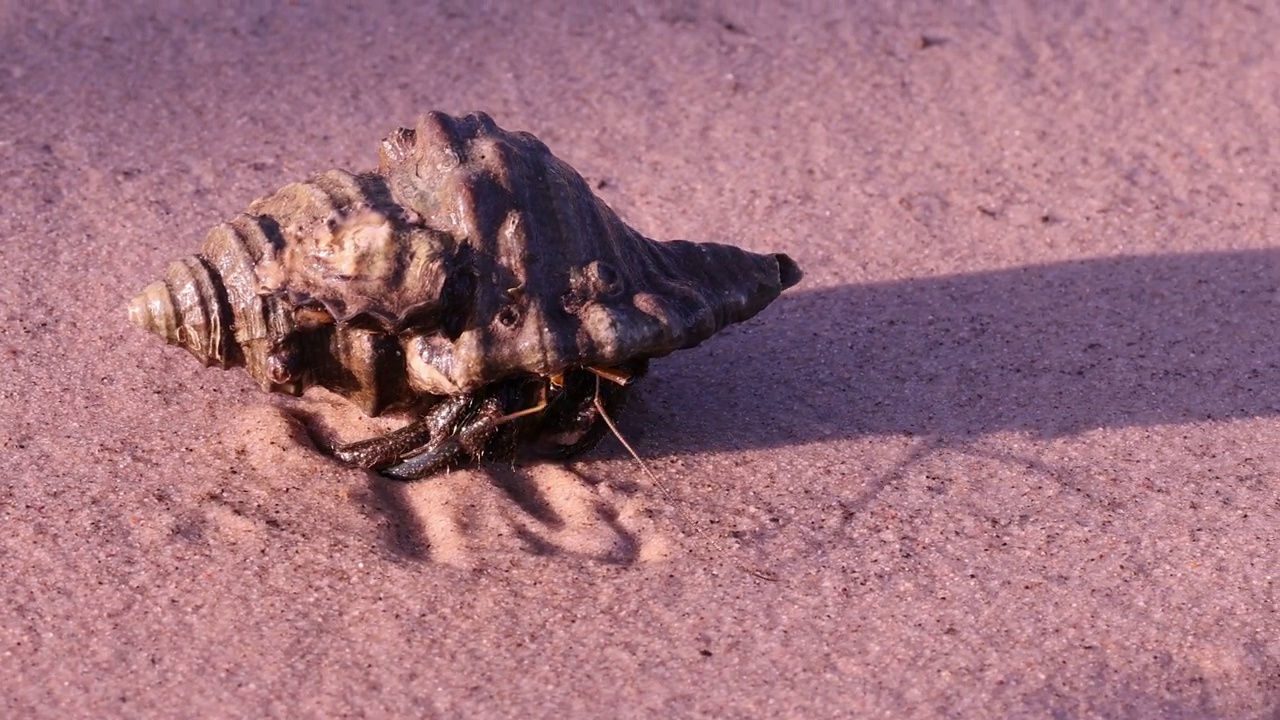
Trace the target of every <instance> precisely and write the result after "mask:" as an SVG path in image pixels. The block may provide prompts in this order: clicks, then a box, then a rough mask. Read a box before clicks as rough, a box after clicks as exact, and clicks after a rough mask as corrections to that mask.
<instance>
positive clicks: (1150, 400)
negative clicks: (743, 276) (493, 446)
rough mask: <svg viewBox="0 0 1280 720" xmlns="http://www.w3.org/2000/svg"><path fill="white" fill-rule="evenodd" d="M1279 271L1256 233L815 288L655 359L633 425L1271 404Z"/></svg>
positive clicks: (708, 441) (886, 430)
mask: <svg viewBox="0 0 1280 720" xmlns="http://www.w3.org/2000/svg"><path fill="white" fill-rule="evenodd" d="M1278 285H1280V251H1276V250H1257V251H1239V252H1214V253H1201V254H1192V255H1165V256H1152V257H1117V258H1105V259H1097V260H1084V261H1076V262H1068V263H1061V264H1053V265H1040V266H1032V267H1020V268H1014V269H1010V270H1000V271H994V272H983V273H975V274H971V275H955V276H950V277H939V278H927V279H918V280H902V281H896V282H888V283H880V284H872V285H857V286H845V287H839V288H833V289H818V290H811V291H804V290H803V289H801V290H800V291H799V292H795V291H793V292H791V293H789V294H787V295H785V296H784V297H783V298H781V299H779V300H778V302H777V303H776V304H775V305H774V307H772V308H770V309H769V310H767V311H766V312H765V313H764V314H763V315H762V317H760V318H757V319H756V320H753V321H752V322H750V323H748V324H746V325H745V326H737V327H733V328H729V329H728V330H726V331H725V333H724V334H723V335H722V336H719V337H716V338H714V339H712V340H711V341H708V342H707V343H706V344H705V345H704V346H702V347H700V348H696V349H693V350H689V351H684V352H680V353H676V354H674V355H672V356H670V357H668V358H663V359H660V360H657V361H655V363H654V365H653V368H654V372H653V373H652V374H651V376H650V378H649V379H647V380H646V381H645V387H643V388H642V389H641V390H640V395H641V397H640V398H639V399H638V401H637V402H636V403H634V406H633V407H632V408H631V413H630V415H629V417H628V418H627V421H626V422H625V423H624V425H625V427H626V428H627V430H628V432H631V433H635V434H636V435H637V436H638V438H639V439H641V440H642V441H643V445H644V451H645V452H646V453H653V454H657V455H675V454H680V453H685V452H691V451H714V450H726V449H742V448H760V447H773V446H785V445H791V444H796V443H813V442H821V441H826V440H838V439H845V438H852V437H858V436H863V435H869V434H895V433H911V434H921V435H934V436H948V437H957V438H958V437H971V436H975V435H981V434H986V433H992V432H998V431H1010V430H1012V431H1020V432H1027V433H1032V434H1034V435H1036V436H1040V437H1054V436H1062V435H1069V434H1073V433H1079V432H1082V431H1085V430H1089V429H1092V428H1105V427H1125V426H1135V425H1155V424H1166V423H1183V422H1193V421H1200V420H1222V419H1230V418H1242V419H1243V418H1254V417H1262V416H1269V415H1273V414H1275V413H1277V412H1280V361H1278V360H1277V357H1276V345H1277V343H1276V339H1275V335H1276V332H1275V329H1276V320H1277V310H1280V305H1278V302H1280V296H1278V295H1277V286H1278ZM801 287H803V286H801ZM615 452H616V451H609V452H608V454H615Z"/></svg>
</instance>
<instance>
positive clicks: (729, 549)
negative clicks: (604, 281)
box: [0, 0, 1280, 718]
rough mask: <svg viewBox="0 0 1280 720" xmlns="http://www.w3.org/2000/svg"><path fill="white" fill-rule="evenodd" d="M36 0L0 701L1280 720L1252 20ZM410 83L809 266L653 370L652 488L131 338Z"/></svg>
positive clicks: (11, 216)
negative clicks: (499, 448) (235, 222)
mask: <svg viewBox="0 0 1280 720" xmlns="http://www.w3.org/2000/svg"><path fill="white" fill-rule="evenodd" d="M56 5H57V4H55V7H52V8H50V7H46V6H45V5H44V4H41V3H35V2H28V1H26V0H19V1H18V2H16V3H15V2H9V3H6V4H0V312H2V313H3V317H2V318H0V359H2V360H0V362H3V368H4V371H5V382H4V384H3V386H0V469H2V470H3V472H2V473H0V523H2V525H0V578H2V579H3V590H2V591H0V593H2V594H0V597H2V601H0V677H3V678H4V681H3V684H2V685H0V691H2V692H0V715H3V716H4V717H14V718H18V717H24V718H25V717H31V718H44V717H47V718H89V717H95V718H98V717H244V718H259V717H289V718H310V717H314V718H338V717H414V718H417V717H480V718H486V717H492V718H501V717H516V716H521V717H532V718H566V717H569V718H590V717H634V718H653V717H707V718H754V717H797V718H799V717H804V718H820V717H843V716H858V717H921V718H929V717H968V718H977V717H992V718H1005V717H1057V718H1087V717H1106V718H1153V717H1163V718H1217V717H1223V718H1275V717H1277V715H1278V714H1280V617H1278V616H1277V609H1276V599H1277V586H1276V583H1277V580H1276V578H1277V577H1280V359H1278V358H1277V346H1278V344H1277V341H1276V337H1277V332H1276V326H1277V323H1276V321H1277V318H1278V313H1280V251H1278V250H1277V242H1278V241H1277V238H1278V231H1280V227H1278V218H1280V214H1278V212H1277V210H1278V208H1277V192H1278V188H1280V142H1277V138H1280V51H1277V43H1276V38H1277V37H1280V10H1278V9H1277V6H1276V5H1274V4H1272V3H1255V4H1242V3H1228V2H1222V3H1213V2H1205V3H1191V4H1189V5H1190V7H1187V8H1185V9H1183V10H1181V11H1173V10H1170V9H1167V5H1169V4H1168V3H1162V2H1154V1H1153V2H1147V3H1125V2H1119V3H1106V2H1096V3H1090V2H1082V3H1065V2H1064V3H1025V4H1024V3H1016V2H1004V3H994V4H972V3H965V4H961V3H936V4H924V3H897V2H883V3H848V4H847V5H850V6H854V7H845V5H846V4H844V3H840V4H835V3H833V4H831V5H828V6H821V5H817V4H811V3H759V4H756V3H728V2H726V3H723V4H719V5H717V4H710V3H705V4H704V3H698V2H679V1H676V0H672V1H671V2H663V3H654V2H633V3H623V2H618V3H604V4H597V3H591V2H574V3H568V4H567V5H566V4H564V3H554V2H541V1H536V2H535V1H528V2H505V3H504V2H489V3H472V2H460V1H459V2H435V3H421V4H419V3H380V2H376V1H375V2H373V3H350V4H345V5H343V6H342V8H341V9H338V8H337V7H336V6H337V5H338V4H336V3H317V2H309V1H308V0H300V1H298V2H289V3H275V4H274V7H273V8H271V9H265V8H266V7H267V5H268V4H266V3H249V2H241V3H230V4H226V6H225V7H224V8H222V9H212V8H210V9H206V10H197V9H186V6H185V5H182V4H179V3H168V2H135V3H133V4H132V7H130V8H128V9H119V8H110V9H108V6H110V5H111V4H98V3H67V4H66V6H65V7H63V8H61V9H58V7H57V6H56ZM81 5H84V6H85V7H80V6H81ZM331 6H334V7H331ZM431 109H440V110H445V111H448V112H453V113H460V112H466V111H470V110H484V111H486V112H489V113H490V114H492V115H493V117H494V118H495V119H496V120H497V122H498V123H499V124H501V125H502V126H503V127H506V128H511V129H522V130H528V131H531V132H533V133H535V134H536V135H538V136H539V137H540V138H541V139H542V140H544V141H545V142H546V143H547V144H548V145H549V146H550V147H551V148H552V150H553V151H554V152H555V153H556V154H557V155H558V156H560V157H561V158H563V159H564V160H566V161H567V162H569V163H571V164H572V165H573V166H574V167H575V168H577V169H578V171H579V172H581V173H582V174H583V175H584V176H585V177H586V178H587V180H588V181H589V182H590V183H591V184H592V186H593V187H596V188H598V193H599V194H600V195H601V197H603V198H604V199H605V200H606V201H607V202H608V203H609V204H610V205H611V206H612V207H613V208H614V209H616V210H617V211H618V213H619V214H620V215H621V216H622V217H623V218H624V219H625V220H626V221H627V222H629V223H631V224H632V225H633V226H635V227H636V228H637V229H639V230H641V231H642V232H644V233H645V234H646V235H648V236H650V237H654V238H658V239H672V238H686V239H693V240H706V241H715V242H730V243H735V244H738V245H741V246H743V247H745V248H747V249H750V250H753V251H756V252H785V253H787V254H789V255H790V256H792V257H793V258H795V259H796V261H797V262H798V263H799V264H800V265H801V266H802V267H803V268H804V269H805V271H806V273H807V274H806V277H805V280H804V282H803V283H802V284H801V285H799V286H798V287H796V288H793V289H791V290H789V291H787V292H786V293H785V294H784V295H783V296H782V298H780V299H779V300H778V301H777V302H776V303H775V304H774V305H773V306H771V307H770V308H769V309H767V310H766V311H765V312H763V313H761V314H760V315H759V316H757V317H756V318H754V319H752V320H750V321H748V322H746V323H744V324H741V325H737V326H733V327H731V328H729V329H728V330H726V331H725V332H723V333H722V334H720V335H718V336H716V337H715V338H713V339H711V340H710V341H708V342H706V343H704V344H703V345H702V346H701V347H698V348H695V349H692V350H687V351H682V352H679V353H677V354H675V355H672V356H670V357H668V358H665V359H663V360H659V361H655V363H654V364H653V368H652V372H651V374H650V377H648V378H646V379H645V380H644V381H643V383H642V384H641V385H640V386H639V388H638V390H637V393H636V397H635V400H634V401H633V402H632V403H631V405H630V406H629V408H628V412H627V414H626V415H625V416H624V417H623V418H622V422H621V425H622V430H623V432H624V433H625V434H626V435H627V436H628V438H629V439H630V441H631V442H632V444H633V445H634V446H635V447H636V449H637V450H638V451H639V452H640V454H641V455H643V456H644V457H645V458H646V459H647V461H648V463H649V464H650V466H651V467H652V469H653V471H654V473H655V474H656V475H657V476H658V478H660V482H659V483H655V482H654V481H653V480H651V479H650V478H649V477H647V476H646V475H645V474H643V473H642V472H641V471H640V469H639V467H638V466H637V464H636V463H635V462H634V461H633V460H631V459H630V458H629V457H628V456H627V455H626V453H625V452H624V451H622V450H621V449H620V447H619V445H618V443H617V442H616V441H613V440H611V439H607V440H606V441H605V442H604V443H603V445H602V447H601V448H600V449H598V450H596V451H595V452H593V453H592V454H590V455H588V456H586V457H584V458H582V459H581V460H578V461H576V462H573V463H569V464H567V465H554V464H520V465H514V466H513V465H512V464H511V463H501V462H496V463H489V464H485V465H482V466H479V467H474V468H465V469H461V470H455V471H453V472H451V473H448V474H446V475H441V476H438V477H435V478H432V479H429V480H425V481H422V482H418V483H413V484H396V483H393V482H389V481H385V480H382V479H379V478H378V477H376V476H374V475H372V474H369V473H366V472H361V471H354V470H351V469H347V468H344V467H342V466H340V465H338V464H336V463H335V462H333V461H331V460H329V459H328V458H326V457H325V456H323V455H321V454H320V453H318V452H317V451H316V450H315V448H314V447H313V446H312V444H311V442H310V440H309V438H308V434H307V431H306V430H305V425H306V424H308V423H309V424H311V425H313V426H314V427H320V428H322V429H323V430H324V432H328V433H332V434H333V435H335V436H338V437H343V438H348V439H354V438H359V437H364V436H366V435H368V434H370V433H372V432H374V431H375V430H376V429H378V428H386V427H391V426H394V425H395V423H396V422H398V420H397V419H396V418H379V419H377V420H370V419H367V418H364V417H363V416H361V415H360V414H359V413H358V412H357V411H355V410H354V409H353V408H351V407H350V406H349V405H347V404H345V403H343V402H342V401H341V400H340V399H338V398H336V397H335V396H333V395H328V394H325V393H315V394H309V395H308V396H307V397H305V398H302V399H300V400H293V399H290V398H284V397H275V396H268V395H266V394H264V393H262V392H261V391H259V390H258V389H257V388H256V387H255V385H254V384H253V382H252V381H251V380H250V378H249V377H248V376H247V375H245V374H244V373H243V372H242V371H234V372H221V371H218V370H207V369H204V368H202V367H200V366H199V364H198V363H196V362H195V361H194V360H193V359H192V358H191V357H189V356H188V355H187V354H185V353H183V352H182V351H180V350H178V349H175V348H168V347H165V346H164V345H163V344H162V343H160V342H159V341H158V340H157V339H156V338H154V337H150V336H148V335H146V334H144V333H142V332H141V331H139V330H137V329H136V328H134V327H132V326H130V325H129V324H128V320H127V318H126V315H125V305H126V302H127V301H128V299H129V298H130V297H131V296H132V295H133V294H134V293H136V292H137V291H138V290H140V289H141V288H142V287H143V286H144V285H146V284H148V283H149V282H151V281H153V280H155V279H157V278H159V277H160V275H161V273H162V272H163V268H164V266H165V264H166V263H167V262H168V261H170V260H172V259H175V258H177V257H180V256H182V255H186V254H189V253H191V252H193V251H194V250H195V249H196V248H197V247H198V245H199V243H200V240H201V239H202V237H203V235H204V233H205V232H206V230H207V229H208V228H209V227H211V226H212V225H214V224H215V223H217V222H219V221H221V220H223V219H225V218H228V217H230V216H231V215H233V214H235V213H237V212H239V211H241V210H243V209H244V208H245V207H246V206H247V205H248V204H249V202H251V201H252V200H253V199H254V198H257V197H260V196H262V195H265V194H267V193H269V192H271V191H273V190H275V189H277V188H278V187H280V186H281V185H283V184H285V183H287V182H290V181H293V180H298V179H301V178H304V177H306V176H308V175H310V174H312V173H315V172H319V171H322V170H326V169H329V168H334V167H341V168H347V169H352V170H363V169H367V168H370V167H372V166H373V165H374V164H376V162H377V143H378V140H379V139H380V138H381V137H383V136H384V135H385V134H386V133H388V132H389V131H390V130H392V129H393V128H395V127H397V126H401V125H411V124H412V123H413V121H414V119H415V118H416V116H417V115H418V114H420V113H422V112H425V111H427V110H431Z"/></svg>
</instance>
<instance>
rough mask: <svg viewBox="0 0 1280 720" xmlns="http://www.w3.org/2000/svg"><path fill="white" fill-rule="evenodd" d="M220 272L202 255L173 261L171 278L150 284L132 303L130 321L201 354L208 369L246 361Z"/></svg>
mask: <svg viewBox="0 0 1280 720" xmlns="http://www.w3.org/2000/svg"><path fill="white" fill-rule="evenodd" d="M224 296H225V292H224V290H223V288H222V282H221V280H220V279H219V278H218V275H217V272H216V271H214V270H213V269H212V268H210V267H209V266H208V265H207V264H206V263H205V262H204V260H203V259H202V258H199V257H189V258H184V259H182V260H177V261H174V262H172V263H170V264H169V269H168V272H167V273H165V279H164V280H161V281H159V282H155V283H152V284H151V285H148V286H147V287H146V289H144V290H143V291H142V292H141V293H140V294H139V295H138V296H137V297H135V298H134V299H133V300H132V301H130V303H129V320H130V321H131V322H133V324H134V325H137V326H138V327H140V328H142V329H143V330H148V331H150V332H152V333H155V334H156V335H159V336H160V337H161V338H163V339H164V340H165V342H167V343H169V344H170V345H176V346H178V347H181V348H184V349H186V350H187V351H189V352H190V353H191V354H192V355H194V356H196V358H197V359H199V360H200V362H202V363H204V365H205V366H206V367H209V366H214V365H216V366H218V367H221V368H228V367H232V366H233V365H237V364H240V352H239V347H238V346H237V345H236V344H235V340H234V338H233V337H232V335H231V328H230V322H229V309H228V307H227V304H226V302H225V300H223V299H222V298H223V297H224Z"/></svg>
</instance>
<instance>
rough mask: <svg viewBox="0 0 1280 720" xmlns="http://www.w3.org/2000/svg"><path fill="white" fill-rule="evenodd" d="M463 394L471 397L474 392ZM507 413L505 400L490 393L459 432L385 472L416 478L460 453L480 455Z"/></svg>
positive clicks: (392, 477) (394, 477) (401, 477)
mask: <svg viewBox="0 0 1280 720" xmlns="http://www.w3.org/2000/svg"><path fill="white" fill-rule="evenodd" d="M462 397H467V398H468V399H470V396H462ZM507 417H508V416H505V415H503V414H502V402H501V400H499V399H498V398H497V397H494V396H489V397H487V398H485V399H484V400H482V401H481V403H480V408H479V409H478V410H477V411H476V414H475V416H473V417H472V418H471V419H470V420H467V421H466V422H464V423H462V427H460V428H458V431H457V432H456V433H454V434H452V435H448V436H446V437H443V438H441V439H440V440H439V441H437V442H433V443H432V444H431V446H430V447H428V448H427V449H426V451H425V452H423V453H421V454H419V455H414V456H413V457H411V458H409V459H408V460H405V461H404V462H401V463H397V464H395V465H392V466H391V467H388V468H385V469H383V470H382V471H381V472H382V474H383V475H385V476H386V477H389V478H391V479H393V480H416V479H418V478H420V477H425V476H427V475H430V474H431V473H433V472H435V471H437V470H441V469H443V468H444V467H445V466H446V465H448V464H450V463H452V462H453V461H454V460H456V459H457V458H458V456H460V455H463V454H466V455H471V456H472V457H478V456H479V455H480V454H481V453H482V452H483V451H484V448H485V445H487V444H488V442H489V440H490V439H491V438H492V437H493V435H494V433H496V432H497V431H498V426H499V425H501V424H502V423H503V422H505V420H506V419H507Z"/></svg>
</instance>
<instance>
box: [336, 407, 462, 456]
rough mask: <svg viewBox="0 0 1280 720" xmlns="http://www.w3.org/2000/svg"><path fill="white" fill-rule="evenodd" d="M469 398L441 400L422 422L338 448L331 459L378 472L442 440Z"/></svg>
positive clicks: (423, 417) (415, 422) (424, 416)
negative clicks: (436, 438) (432, 441)
mask: <svg viewBox="0 0 1280 720" xmlns="http://www.w3.org/2000/svg"><path fill="white" fill-rule="evenodd" d="M470 401H471V398H470V396H467V395H454V396H450V397H447V398H445V399H444V400H441V401H440V402H439V403H437V404H436V406H435V407H433V408H431V410H430V411H429V412H428V413H427V414H426V415H423V416H422V417H421V418H419V419H417V420H415V421H413V422H412V423H409V424H408V425H406V426H404V427H402V428H399V429H397V430H393V431H391V432H389V433H387V434H385V435H379V436H377V437H372V438H369V439H368V440H360V441H358V442H353V443H348V444H346V445H338V446H337V447H335V448H333V456H334V457H336V458H338V459H339V460H341V461H342V462H345V463H347V464H349V465H355V466H357V467H362V468H369V469H377V468H383V467H386V466H388V465H391V464H392V463H394V462H396V461H397V460H399V459H400V458H402V457H404V456H405V455H409V454H411V453H413V452H414V451H416V450H418V449H419V448H422V447H425V446H427V445H428V444H430V443H431V440H432V438H435V437H441V436H443V435H444V434H445V433H446V432H448V430H449V429H451V428H452V427H453V426H454V425H455V424H456V423H457V422H458V418H459V417H460V416H461V415H462V412H463V411H464V410H465V409H466V408H467V405H468V404H469V403H470Z"/></svg>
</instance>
